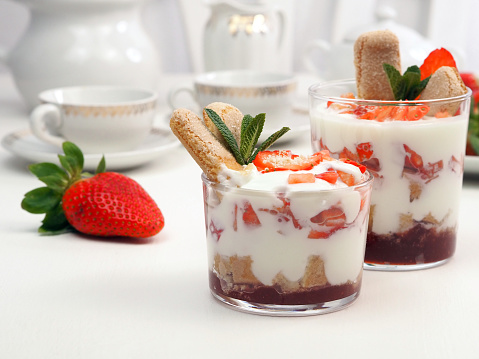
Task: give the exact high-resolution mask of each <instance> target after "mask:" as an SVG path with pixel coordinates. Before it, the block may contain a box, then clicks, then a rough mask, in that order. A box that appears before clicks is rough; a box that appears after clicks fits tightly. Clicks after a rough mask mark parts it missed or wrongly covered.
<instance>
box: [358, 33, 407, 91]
mask: <svg viewBox="0 0 479 359" xmlns="http://www.w3.org/2000/svg"><path fill="white" fill-rule="evenodd" d="M384 63H387V64H390V65H392V66H394V67H395V68H396V69H397V70H398V71H399V72H401V56H400V51H399V39H398V38H397V36H396V35H395V34H394V33H393V32H391V31H389V30H377V31H370V32H366V33H363V34H361V35H360V36H359V37H358V38H357V40H356V42H355V43H354V65H355V67H356V85H357V90H358V96H357V97H358V98H362V99H366V100H387V101H389V100H394V94H393V92H392V89H391V86H390V84H389V80H388V77H387V75H386V72H385V71H384V69H383V64H384Z"/></svg>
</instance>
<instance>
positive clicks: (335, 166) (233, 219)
mask: <svg viewBox="0 0 479 359" xmlns="http://www.w3.org/2000/svg"><path fill="white" fill-rule="evenodd" d="M268 156H271V157H268ZM279 157H286V158H288V161H287V163H288V165H287V166H286V167H282V166H281V165H280V163H282V162H281V158H280V160H278V158H279ZM269 158H270V159H269ZM268 163H269V165H268ZM351 163H352V161H340V160H335V159H333V158H331V157H330V156H329V155H328V153H327V151H323V152H320V153H316V154H314V155H312V156H305V157H302V156H296V155H292V154H291V153H290V151H265V152H260V153H259V154H258V156H257V159H256V160H255V161H254V162H253V164H254V165H253V164H250V165H249V166H248V167H247V168H246V169H245V171H243V172H242V173H239V172H237V171H228V170H227V169H226V168H225V171H224V172H223V173H221V175H220V176H219V181H218V182H212V181H210V180H208V179H207V177H206V176H205V175H204V174H203V175H202V180H203V193H204V208H205V225H206V238H207V250H208V268H209V281H210V289H211V292H212V294H213V296H214V297H215V298H216V299H218V300H219V301H221V302H223V303H225V304H227V305H230V306H232V307H233V308H234V309H237V310H240V311H245V312H250V313H256V314H265V315H275V316H304V315H313V314H322V313H328V312H333V311H337V310H340V309H342V308H345V307H347V306H349V305H350V304H352V303H353V302H354V301H355V300H356V299H357V298H358V295H359V292H360V288H361V278H362V270H363V261H364V250H365V245H366V232H367V224H368V215H369V208H370V207H369V204H370V196H371V191H372V182H373V176H372V175H371V174H370V173H369V172H368V171H367V170H366V169H365V168H364V166H358V165H357V164H351ZM265 164H266V165H265ZM298 164H299V165H300V166H302V168H304V170H299V168H300V167H298Z"/></svg>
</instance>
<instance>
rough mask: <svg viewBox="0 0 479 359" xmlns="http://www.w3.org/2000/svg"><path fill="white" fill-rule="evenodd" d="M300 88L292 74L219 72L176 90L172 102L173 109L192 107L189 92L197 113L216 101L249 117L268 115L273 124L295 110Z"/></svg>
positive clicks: (199, 76) (251, 71) (169, 99)
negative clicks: (294, 104)
mask: <svg viewBox="0 0 479 359" xmlns="http://www.w3.org/2000/svg"><path fill="white" fill-rule="evenodd" d="M296 86H297V80H296V78H295V77H294V76H293V75H290V74H284V73H270V72H262V71H253V70H230V71H215V72H208V73H204V74H201V75H198V76H197V77H196V78H195V79H194V81H193V87H191V86H190V87H178V88H174V89H172V90H171V91H170V93H169V97H168V102H169V104H170V106H171V108H172V109H176V108H179V107H189V106H188V104H186V103H187V101H184V100H185V98H184V97H182V96H181V94H182V93H188V94H189V95H190V96H191V97H192V98H193V101H194V104H193V107H194V108H190V109H191V110H193V111H195V112H197V113H201V112H202V109H203V108H204V107H205V106H207V105H208V104H210V103H212V102H225V103H229V104H231V105H233V106H235V107H237V108H238V109H239V110H240V111H241V112H242V113H243V114H245V115H246V114H249V115H251V116H256V115H257V114H259V113H266V119H267V121H266V122H267V123H269V124H271V123H272V122H273V123H274V120H273V119H274V118H278V117H281V116H284V115H285V114H287V113H288V112H290V111H291V106H292V102H293V100H294V95H295V91H296ZM182 100H183V102H182ZM189 105H191V101H190V103H189ZM268 120H270V121H268ZM271 120H273V121H271Z"/></svg>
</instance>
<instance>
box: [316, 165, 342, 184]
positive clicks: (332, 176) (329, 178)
mask: <svg viewBox="0 0 479 359" xmlns="http://www.w3.org/2000/svg"><path fill="white" fill-rule="evenodd" d="M315 177H316V178H319V179H321V180H323V181H326V182H329V183H331V184H335V183H336V182H337V181H338V177H339V175H338V173H337V172H336V171H335V170H332V169H331V170H328V171H326V172H323V173H319V174H317V175H315Z"/></svg>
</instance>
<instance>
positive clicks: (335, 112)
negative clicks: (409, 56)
mask: <svg viewBox="0 0 479 359" xmlns="http://www.w3.org/2000/svg"><path fill="white" fill-rule="evenodd" d="M356 91H357V85H356V81H355V80H344V81H335V82H329V83H323V84H318V85H313V86H312V87H310V89H309V99H310V119H311V140H312V147H313V150H315V151H320V150H325V149H327V150H329V151H330V153H331V156H333V157H336V158H340V157H346V158H349V159H351V160H354V161H357V162H358V163H360V164H362V165H364V166H366V167H367V168H368V170H369V171H370V172H371V173H372V174H373V175H374V177H375V180H374V188H373V193H372V198H371V209H370V218H369V228H368V235H367V245H366V254H365V268H366V269H377V270H414V269H423V268H429V267H434V266H437V265H440V264H442V263H445V262H446V261H448V260H449V259H450V258H451V257H452V256H453V254H454V251H455V247H456V233H457V222H458V214H459V200H460V196H461V189H462V176H463V161H464V152H465V147H466V133H467V126H468V116H469V108H470V96H471V91H470V89H467V91H466V90H464V92H466V93H465V94H463V95H459V96H454V97H449V98H439V99H430V100H421V99H420V97H419V99H417V100H413V101H377V100H364V99H360V98H357V92H356Z"/></svg>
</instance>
